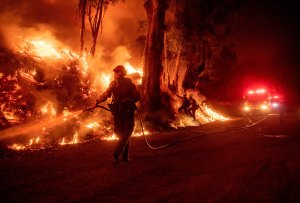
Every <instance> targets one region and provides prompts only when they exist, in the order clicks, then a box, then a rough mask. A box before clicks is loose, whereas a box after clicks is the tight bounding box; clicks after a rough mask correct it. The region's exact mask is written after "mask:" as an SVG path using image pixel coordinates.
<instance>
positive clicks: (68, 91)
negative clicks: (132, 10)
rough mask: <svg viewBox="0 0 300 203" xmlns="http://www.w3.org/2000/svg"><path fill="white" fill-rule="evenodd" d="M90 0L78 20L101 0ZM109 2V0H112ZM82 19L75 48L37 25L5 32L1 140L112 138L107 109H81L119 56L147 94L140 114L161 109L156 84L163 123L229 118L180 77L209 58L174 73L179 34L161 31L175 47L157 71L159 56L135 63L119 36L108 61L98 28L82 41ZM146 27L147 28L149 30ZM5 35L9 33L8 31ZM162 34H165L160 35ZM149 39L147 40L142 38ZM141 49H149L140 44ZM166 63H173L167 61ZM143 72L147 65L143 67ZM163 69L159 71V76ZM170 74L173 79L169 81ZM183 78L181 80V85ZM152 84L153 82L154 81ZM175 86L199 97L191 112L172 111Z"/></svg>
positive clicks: (28, 146) (51, 142)
mask: <svg viewBox="0 0 300 203" xmlns="http://www.w3.org/2000/svg"><path fill="white" fill-rule="evenodd" d="M89 2H94V3H95V2H97V1H80V4H79V8H81V11H80V15H81V22H82V23H85V17H86V15H89V16H94V14H95V15H96V13H97V10H94V11H92V10H89V9H92V8H93V9H99V7H98V6H99V5H100V4H95V5H94V4H88V3H89ZM99 2H100V3H101V2H102V4H103V5H100V6H103V9H104V10H103V12H104V11H105V10H106V9H107V6H108V5H109V2H110V1H107V2H106V1H99ZM112 2H113V3H114V4H115V3H116V2H117V1H112ZM149 2H151V1H149ZM147 6H151V5H150V4H149V5H147ZM149 8H150V7H149ZM100 9H102V8H100ZM152 9H155V8H152ZM163 9H166V8H163ZM86 12H87V13H86ZM89 12H92V13H89ZM99 12H100V11H99ZM101 12H102V11H101ZM148 12H153V13H152V14H155V12H156V11H149V10H148ZM99 15H100V17H101V18H100V19H96V17H97V16H94V17H95V19H94V21H95V22H98V21H99V20H100V21H101V22H102V20H103V15H104V13H101V14H99ZM148 15H150V14H148ZM89 20H91V19H89ZM97 20H98V21H97ZM95 22H92V24H93V23H95ZM90 23H91V22H90ZM153 23H155V22H149V26H154V25H153ZM84 25H85V24H83V25H81V26H82V27H81V38H80V39H81V50H79V51H74V50H75V49H74V48H70V47H69V46H67V45H65V44H64V43H63V42H62V41H59V40H58V39H57V38H55V37H53V35H52V34H50V35H45V34H44V33H43V32H41V31H35V32H34V34H32V32H29V33H30V34H28V35H26V34H27V33H25V34H21V33H19V34H20V35H18V36H17V37H15V36H14V37H13V38H11V40H14V41H13V43H12V44H13V45H12V46H2V47H0V57H1V64H0V66H1V69H0V90H1V91H0V128H1V129H2V131H1V132H0V140H1V141H3V142H4V140H5V143H8V144H7V145H6V146H7V147H8V148H9V149H12V150H39V149H45V148H49V147H53V146H58V145H69V144H77V143H82V142H87V141H91V140H95V139H101V140H115V139H117V137H116V136H115V135H114V134H113V125H112V119H111V115H110V112H107V111H105V110H103V109H97V110H95V111H93V112H89V111H86V112H83V111H82V110H83V109H86V108H87V107H89V106H92V105H93V104H94V103H95V99H96V98H97V96H98V95H99V93H101V92H102V91H104V90H105V89H106V88H107V87H108V84H109V83H110V81H111V80H112V78H113V77H112V74H111V70H110V69H111V68H108V67H113V66H114V65H115V64H123V65H124V66H125V68H126V70H127V73H128V77H130V78H131V79H132V80H133V81H134V82H135V84H136V85H137V87H138V89H139V90H140V91H141V92H143V95H144V96H145V95H147V94H149V96H145V97H144V103H142V104H140V105H144V106H143V107H145V106H146V108H143V110H142V111H141V114H142V115H141V116H142V117H143V118H147V116H144V115H145V114H148V113H149V112H147V111H152V110H155V109H160V106H164V105H165V104H164V101H163V99H158V98H157V95H158V94H157V92H156V91H160V92H163V93H164V94H165V95H167V103H168V104H167V105H165V107H166V108H165V109H164V111H168V113H167V115H171V116H169V117H168V118H167V119H165V120H166V121H167V122H165V123H164V124H165V125H168V127H170V128H175V129H176V128H179V127H185V126H197V125H200V124H203V123H207V122H211V121H215V120H221V121H224V120H227V119H228V118H227V117H225V116H223V115H221V114H220V113H218V112H217V111H215V110H214V109H213V108H212V107H211V106H210V105H209V104H208V103H207V102H206V100H205V97H204V96H203V95H202V94H201V93H200V92H199V91H198V90H196V89H195V88H192V87H190V86H189V85H184V84H187V82H188V80H189V79H188V78H186V77H188V76H187V75H188V74H190V72H189V70H190V69H189V67H191V68H195V67H196V66H198V65H199V64H200V66H201V64H203V63H207V64H208V62H207V61H204V60H205V59H204V58H202V62H201V61H198V62H196V63H197V64H188V69H187V70H186V72H187V74H185V77H180V75H182V74H181V73H182V72H183V70H180V69H179V66H183V65H184V64H185V62H184V60H181V61H180V57H181V56H183V57H186V56H187V55H188V52H186V51H184V49H183V48H182V46H183V45H180V39H179V38H177V41H174V40H173V41H170V40H169V39H165V43H166V44H165V45H166V47H167V43H168V45H169V46H171V44H172V43H173V44H174V43H176V44H177V45H178V47H177V48H174V47H173V48H170V49H168V50H165V62H164V63H165V66H166V67H165V68H163V67H162V64H161V67H160V68H161V70H159V71H158V70H156V69H152V68H151V67H153V65H154V66H155V65H157V64H156V63H159V60H158V61H156V59H154V58H150V57H147V59H146V60H145V63H144V65H138V66H137V67H134V66H133V65H132V64H131V63H130V58H131V54H130V52H129V49H130V48H129V47H126V46H123V45H121V44H120V45H119V46H117V47H116V48H115V50H113V51H112V52H114V53H115V55H116V57H115V58H114V59H113V61H114V62H111V63H107V60H104V59H103V57H102V58H101V57H97V56H95V53H96V44H97V43H96V42H97V37H98V31H99V29H100V27H98V28H97V27H93V29H98V30H97V33H95V32H96V30H93V29H92V30H88V31H91V32H92V33H93V35H92V36H93V42H92V49H91V51H87V50H86V49H84V48H83V47H84V29H85V27H84ZM93 25H94V24H93ZM177 31H178V30H177ZM44 32H45V31H44ZM172 32H174V33H177V34H174V33H173V34H174V35H176V36H177V35H178V32H179V31H178V32H176V30H172ZM46 33H51V30H47V31H46ZM150 34H151V33H150ZM150 34H149V33H148V35H150ZM168 34H169V35H166V36H167V37H170V36H171V32H169V33H168ZM177 37H178V36H177ZM6 38H8V37H7V36H6ZM148 38H149V36H148ZM161 40H164V38H163V37H162V38H161ZM147 43H153V42H151V41H148V42H147ZM162 43H163V42H162ZM179 45H180V47H179ZM151 46H152V44H148V45H147V47H148V52H149V53H151V52H152V51H153V47H151ZM147 47H146V51H147ZM162 47H163V44H162ZM99 50H101V47H100V48H99ZM161 51H163V50H161ZM99 52H101V51H99ZM145 54H147V53H146V52H145ZM160 54H163V52H161V53H160V52H158V53H156V55H157V56H158V55H160ZM169 56H170V57H169ZM101 60H102V61H101ZM137 61H139V60H137ZM140 61H141V60H140ZM140 64H141V63H140ZM105 66H108V67H105ZM172 66H174V68H171V67H172ZM144 72H146V73H145V74H144ZM161 76H163V79H162V84H161V82H160V81H161ZM154 77H156V78H154ZM157 77H158V78H157ZM172 78H174V80H175V83H171V82H170V81H171V80H172ZM142 79H143V80H142ZM153 82H154V83H153ZM181 83H182V84H183V86H182V85H180V84H181ZM153 84H155V86H152V85H153ZM194 87H195V86H194ZM174 92H175V93H176V94H180V93H183V92H185V93H186V94H187V96H188V97H190V96H193V98H194V99H195V100H196V102H197V103H198V105H199V108H198V109H197V110H196V112H195V118H193V117H192V116H191V115H190V114H182V113H178V112H177V109H178V108H179V106H180V105H181V100H180V99H178V98H177V97H176V96H175V94H174ZM149 102H152V103H151V105H154V106H155V105H158V106H155V108H153V106H152V107H150V108H148V106H149ZM147 105H148V106H147ZM151 105H150V106H151ZM144 109H145V110H144ZM158 111H160V110H158ZM164 116H165V115H164ZM136 123H137V124H136V128H135V130H134V133H133V136H141V135H142V134H143V133H142V131H141V130H142V129H141V127H140V125H139V124H138V123H139V122H136ZM166 123H167V124H166ZM146 124H147V121H146ZM144 130H145V132H144V133H145V134H149V133H151V132H154V131H155V130H157V129H155V128H154V127H153V125H146V129H144Z"/></svg>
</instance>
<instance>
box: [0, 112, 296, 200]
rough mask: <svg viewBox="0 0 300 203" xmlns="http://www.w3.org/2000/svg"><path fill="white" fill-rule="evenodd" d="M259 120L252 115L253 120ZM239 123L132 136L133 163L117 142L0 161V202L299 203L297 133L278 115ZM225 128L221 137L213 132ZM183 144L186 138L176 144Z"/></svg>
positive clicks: (218, 123) (238, 121) (239, 120)
mask: <svg viewBox="0 0 300 203" xmlns="http://www.w3.org/2000/svg"><path fill="white" fill-rule="evenodd" d="M261 118H262V117H255V118H253V121H257V120H260V119H261ZM246 124H249V121H248V120H245V119H236V120H232V121H229V122H217V123H212V124H208V125H203V126H200V127H191V128H186V129H182V130H178V131H174V132H168V133H160V134H155V135H151V136H149V137H148V139H149V141H150V142H151V143H152V144H153V145H156V146H160V145H163V144H166V143H173V142H174V141H177V143H176V144H175V145H173V146H171V147H168V148H165V149H161V150H151V149H150V148H148V146H147V145H146V144H145V142H144V140H143V138H133V139H132V142H131V159H132V160H131V161H130V163H120V164H118V165H115V164H112V158H111V151H112V149H113V146H114V143H113V142H103V141H102V142H100V141H99V142H93V143H86V144H80V145H74V146H64V147H60V148H56V149H53V150H47V151H39V152H34V153H25V154H22V155H17V156H14V157H10V158H5V159H1V160H0V174H1V178H0V200H1V202H11V201H13V202H74V201H80V202H120V201H121V202H133V201H135V202H299V201H300V194H299V191H300V153H299V152H300V133H299V132H300V130H299V128H298V126H297V124H295V123H294V124H292V123H290V124H286V125H280V124H279V122H278V116H274V115H273V116H269V117H268V118H267V119H265V120H264V121H262V122H261V123H259V124H257V125H255V126H252V127H249V128H239V127H240V126H245V125H246ZM220 131H226V132H223V133H216V132H220ZM180 140H182V141H183V140H186V141H184V142H179V141H180Z"/></svg>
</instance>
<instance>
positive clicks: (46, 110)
mask: <svg viewBox="0 0 300 203" xmlns="http://www.w3.org/2000/svg"><path fill="white" fill-rule="evenodd" d="M41 113H42V114H43V115H46V114H48V115H50V116H51V117H53V116H56V111H55V108H54V107H53V103H52V102H48V103H47V104H45V105H44V106H42V107H41Z"/></svg>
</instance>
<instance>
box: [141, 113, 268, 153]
mask: <svg viewBox="0 0 300 203" xmlns="http://www.w3.org/2000/svg"><path fill="white" fill-rule="evenodd" d="M137 111H138V114H139V119H140V123H141V128H142V133H143V136H144V139H145V142H146V143H147V145H148V147H149V148H151V149H153V150H158V149H163V148H167V147H171V146H174V145H176V144H179V143H183V142H187V141H190V140H193V139H197V138H199V137H203V136H206V135H215V134H221V133H226V132H231V131H236V130H241V129H247V128H250V127H253V126H255V125H257V124H259V123H261V122H263V121H264V120H265V119H266V118H267V117H268V116H269V114H267V115H266V116H265V117H264V118H263V119H261V120H259V121H257V122H252V120H251V119H250V117H248V119H249V121H250V123H251V124H250V125H246V126H242V127H238V128H232V129H227V130H221V131H217V132H212V133H204V134H200V135H196V136H193V137H188V138H186V139H181V140H177V141H174V142H171V143H168V144H165V145H161V146H157V147H155V146H153V145H151V144H150V143H149V141H148V140H147V138H146V135H145V133H144V125H143V121H142V117H141V114H140V112H139V110H137Z"/></svg>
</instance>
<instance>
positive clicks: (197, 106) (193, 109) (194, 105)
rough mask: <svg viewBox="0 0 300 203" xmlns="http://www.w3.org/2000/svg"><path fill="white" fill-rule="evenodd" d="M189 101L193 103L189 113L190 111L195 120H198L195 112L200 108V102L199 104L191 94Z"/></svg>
mask: <svg viewBox="0 0 300 203" xmlns="http://www.w3.org/2000/svg"><path fill="white" fill-rule="evenodd" d="M189 101H190V103H191V105H190V107H189V108H188V110H189V113H190V115H191V116H192V117H193V118H194V120H196V116H195V113H196V111H197V109H199V104H198V103H197V101H196V100H195V99H194V98H193V95H190V97H189Z"/></svg>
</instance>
